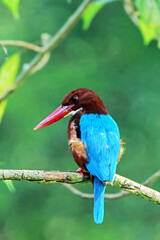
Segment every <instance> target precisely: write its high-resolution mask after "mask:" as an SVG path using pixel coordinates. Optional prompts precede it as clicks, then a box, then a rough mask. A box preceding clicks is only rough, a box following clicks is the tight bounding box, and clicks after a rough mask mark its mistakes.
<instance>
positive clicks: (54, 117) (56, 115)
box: [34, 105, 72, 130]
mask: <svg viewBox="0 0 160 240" xmlns="http://www.w3.org/2000/svg"><path fill="white" fill-rule="evenodd" d="M71 108H72V105H70V106H64V107H62V106H60V107H58V108H57V109H56V110H55V111H54V112H52V113H51V114H50V115H49V116H48V117H46V118H45V119H44V120H43V121H41V122H40V123H39V124H38V125H37V126H36V127H35V128H34V130H37V129H39V128H43V127H46V126H48V125H50V124H52V123H54V122H56V121H58V120H60V119H61V118H63V117H64V116H66V115H67V114H68V113H70V112H72V109H71Z"/></svg>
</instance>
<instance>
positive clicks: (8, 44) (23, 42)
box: [0, 40, 42, 52]
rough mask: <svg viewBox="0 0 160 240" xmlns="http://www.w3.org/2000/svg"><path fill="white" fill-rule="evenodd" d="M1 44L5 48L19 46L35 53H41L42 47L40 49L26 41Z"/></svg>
mask: <svg viewBox="0 0 160 240" xmlns="http://www.w3.org/2000/svg"><path fill="white" fill-rule="evenodd" d="M0 44H3V45H4V46H17V47H23V48H27V49H30V50H33V51H35V52H41V51H42V47H39V46H37V45H35V44H32V43H29V42H25V41H18V40H0Z"/></svg>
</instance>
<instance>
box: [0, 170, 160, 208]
mask: <svg viewBox="0 0 160 240" xmlns="http://www.w3.org/2000/svg"><path fill="white" fill-rule="evenodd" d="M155 175H156V176H155ZM155 175H154V176H152V177H151V178H150V179H149V180H147V183H150V182H153V179H154V180H155V179H157V178H159V177H160V172H157V173H156V174H155ZM0 180H18V181H20V180H27V181H34V182H39V183H54V182H61V183H70V184H74V183H83V182H89V181H90V176H89V173H87V172H85V173H84V176H82V175H81V174H80V173H78V172H57V171H50V172H48V171H36V170H0ZM114 185H115V186H118V187H119V188H122V189H124V190H125V191H127V192H129V193H131V194H134V195H136V196H138V197H141V198H145V199H147V200H149V201H152V202H154V203H156V204H158V205H160V192H157V191H156V190H153V189H151V188H149V187H146V186H144V185H142V184H139V183H137V182H134V181H132V180H130V179H128V178H125V177H123V176H120V175H118V174H116V175H115V178H114ZM74 193H75V194H77V193H78V190H76V189H75V190H74ZM83 196H85V197H86V194H83ZM87 196H88V195H87ZM89 196H90V195H89ZM91 196H92V195H91Z"/></svg>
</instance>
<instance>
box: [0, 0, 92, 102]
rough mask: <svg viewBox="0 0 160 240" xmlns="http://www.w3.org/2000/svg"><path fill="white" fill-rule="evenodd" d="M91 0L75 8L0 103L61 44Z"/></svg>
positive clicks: (2, 95)
mask: <svg viewBox="0 0 160 240" xmlns="http://www.w3.org/2000/svg"><path fill="white" fill-rule="evenodd" d="M92 1H93V0H84V1H83V2H82V4H81V5H80V6H79V7H78V8H77V10H76V11H75V12H74V13H73V15H71V16H70V17H69V19H68V20H67V22H66V23H65V24H64V25H63V26H62V28H61V29H60V30H59V31H58V32H57V34H56V35H55V36H54V37H52V38H51V40H50V41H49V43H48V44H47V45H46V46H44V47H43V48H42V52H41V53H39V54H37V56H36V57H35V58H34V59H33V60H32V61H31V62H30V63H29V64H28V67H27V68H25V69H23V70H22V72H21V73H20V74H19V76H18V77H17V79H16V81H15V83H14V84H13V85H12V86H11V87H9V88H7V89H6V90H5V91H3V92H2V93H1V94H0V102H1V101H3V100H4V99H5V98H7V97H8V96H9V95H11V94H12V93H13V92H14V91H15V90H16V89H17V87H18V86H19V85H21V84H22V83H23V81H24V80H25V79H26V78H27V77H28V75H29V74H31V73H32V72H33V70H34V68H35V67H36V66H37V65H38V64H39V63H40V62H41V61H43V59H44V56H45V55H46V54H48V53H49V52H51V51H52V50H53V49H54V48H56V46H57V45H58V44H59V43H60V42H61V40H62V39H63V38H64V37H65V36H66V35H67V34H68V33H69V32H70V30H71V29H72V28H73V26H74V25H75V24H76V23H77V22H78V20H79V19H80V17H81V15H82V13H83V12H84V11H85V9H86V8H87V6H88V5H89V4H90V3H91V2H92Z"/></svg>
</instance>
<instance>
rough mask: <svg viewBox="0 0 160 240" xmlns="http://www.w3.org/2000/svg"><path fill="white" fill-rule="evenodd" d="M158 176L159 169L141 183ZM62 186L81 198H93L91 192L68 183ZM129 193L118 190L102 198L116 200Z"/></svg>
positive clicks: (148, 181) (147, 182)
mask: <svg viewBox="0 0 160 240" xmlns="http://www.w3.org/2000/svg"><path fill="white" fill-rule="evenodd" d="M159 178H160V171H157V172H156V173H154V174H153V175H152V176H151V177H149V178H148V179H147V180H146V181H144V182H143V183H142V185H144V186H148V185H151V184H152V183H153V182H155V181H156V180H158V179H159ZM63 186H65V187H66V188H68V190H70V191H71V192H72V193H74V194H75V195H77V196H80V197H83V198H94V195H93V194H89V193H84V192H81V191H79V190H78V189H76V188H75V187H73V186H71V185H69V184H65V183H63ZM129 195H132V193H131V192H127V191H120V192H118V193H113V194H105V195H104V198H105V199H107V200H116V199H119V198H123V197H127V196H129Z"/></svg>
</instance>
